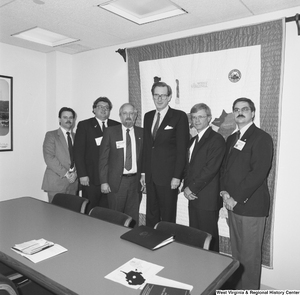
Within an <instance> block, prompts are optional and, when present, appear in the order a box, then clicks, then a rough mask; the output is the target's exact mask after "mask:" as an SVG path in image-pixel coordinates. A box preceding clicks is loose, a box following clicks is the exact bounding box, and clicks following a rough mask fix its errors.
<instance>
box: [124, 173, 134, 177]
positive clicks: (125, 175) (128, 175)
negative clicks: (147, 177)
mask: <svg viewBox="0 0 300 295" xmlns="http://www.w3.org/2000/svg"><path fill="white" fill-rule="evenodd" d="M136 174H137V173H128V174H123V177H131V176H136Z"/></svg>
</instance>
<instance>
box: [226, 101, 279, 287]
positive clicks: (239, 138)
mask: <svg viewBox="0 0 300 295" xmlns="http://www.w3.org/2000/svg"><path fill="white" fill-rule="evenodd" d="M232 110H233V114H234V119H235V122H236V124H237V127H238V130H237V132H235V133H234V134H232V135H231V136H229V137H228V139H227V143H226V152H225V159H224V162H223V165H222V171H221V193H220V195H221V197H222V198H223V201H224V204H225V207H226V208H227V209H228V223H229V230H230V241H231V249H232V256H233V257H234V258H236V259H237V260H238V261H239V262H240V267H239V269H238V270H237V271H236V272H235V273H234V275H233V276H232V283H233V284H234V285H233V286H229V288H235V289H243V290H259V288H260V274H261V254H262V242H263V236H264V230H265V223H266V217H267V216H268V214H269V207H270V193H269V189H268V184H267V178H268V174H269V171H270V169H271V165H272V157H273V141H272V138H271V136H270V135H269V134H268V133H266V132H265V131H263V130H262V129H260V128H258V127H256V126H255V124H254V123H253V120H254V117H255V106H254V103H253V102H252V101H251V100H250V99H248V98H244V97H242V98H238V99H237V100H235V101H234V103H233V107H232Z"/></svg>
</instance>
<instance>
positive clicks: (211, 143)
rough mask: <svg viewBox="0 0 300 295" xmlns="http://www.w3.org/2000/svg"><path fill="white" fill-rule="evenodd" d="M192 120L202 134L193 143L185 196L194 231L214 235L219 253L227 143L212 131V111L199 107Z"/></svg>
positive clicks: (193, 111) (213, 245) (192, 115)
mask: <svg viewBox="0 0 300 295" xmlns="http://www.w3.org/2000/svg"><path fill="white" fill-rule="evenodd" d="M190 113H191V120H192V124H193V127H194V128H196V130H197V132H198V134H197V135H196V136H195V137H193V138H192V139H191V140H190V150H189V159H188V164H187V167H186V171H185V178H184V196H185V197H186V198H187V199H188V200H189V222H190V226H191V227H195V228H198V229H201V230H203V231H206V232H208V233H210V234H211V235H212V241H211V244H210V249H211V250H213V251H216V252H219V230H218V219H219V210H220V208H221V206H222V201H221V198H220V174H219V171H220V167H221V164H222V160H223V157H224V154H225V140H224V138H223V136H222V135H220V134H219V133H217V132H215V131H213V130H212V128H211V127H209V123H210V121H211V118H212V116H211V110H210V108H209V107H208V106H207V105H206V104H204V103H199V104H196V105H194V106H193V107H192V109H191V112H190Z"/></svg>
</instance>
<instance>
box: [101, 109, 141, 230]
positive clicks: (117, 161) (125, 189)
mask: <svg viewBox="0 0 300 295" xmlns="http://www.w3.org/2000/svg"><path fill="white" fill-rule="evenodd" d="M119 115H120V120H121V123H122V125H118V126H113V127H110V128H107V129H105V131H104V136H103V140H102V143H101V146H100V159H99V174H100V183H101V192H102V193H105V194H108V205H109V208H110V209H113V210H117V211H120V212H124V213H126V214H128V215H129V216H131V217H132V218H133V220H134V221H135V222H136V225H138V220H139V204H140V189H139V179H140V175H141V152H142V144H143V129H142V128H140V127H137V126H134V124H135V120H136V118H137V109H136V108H135V107H134V105H132V104H131V103H125V104H123V105H122V106H121V108H120V111H119Z"/></svg>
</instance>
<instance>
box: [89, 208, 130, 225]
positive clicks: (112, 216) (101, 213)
mask: <svg viewBox="0 0 300 295" xmlns="http://www.w3.org/2000/svg"><path fill="white" fill-rule="evenodd" d="M89 215H90V216H92V217H95V218H98V219H101V220H104V221H108V222H111V223H115V224H118V225H123V226H126V227H132V226H133V225H132V223H133V219H132V217H131V216H129V215H127V214H125V213H123V212H119V211H116V210H112V209H108V208H103V207H95V208H93V209H92V210H91V211H90V213H89Z"/></svg>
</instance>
